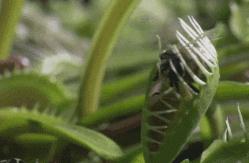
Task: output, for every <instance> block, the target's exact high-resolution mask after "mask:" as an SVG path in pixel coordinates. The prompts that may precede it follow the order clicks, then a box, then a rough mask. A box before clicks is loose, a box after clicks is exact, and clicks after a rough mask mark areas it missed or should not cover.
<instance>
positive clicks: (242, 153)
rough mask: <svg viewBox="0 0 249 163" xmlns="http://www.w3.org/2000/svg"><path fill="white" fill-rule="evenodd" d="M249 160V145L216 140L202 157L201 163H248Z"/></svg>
mask: <svg viewBox="0 0 249 163" xmlns="http://www.w3.org/2000/svg"><path fill="white" fill-rule="evenodd" d="M248 160H249V143H248V142H241V141H230V142H224V141H222V140H216V141H214V142H213V143H212V144H211V146H210V147H209V148H208V149H207V150H205V152H204V153H203V155H202V157H201V163H214V162H217V163H235V162H240V163H248Z"/></svg>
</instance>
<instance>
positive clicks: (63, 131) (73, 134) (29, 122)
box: [0, 108, 122, 159]
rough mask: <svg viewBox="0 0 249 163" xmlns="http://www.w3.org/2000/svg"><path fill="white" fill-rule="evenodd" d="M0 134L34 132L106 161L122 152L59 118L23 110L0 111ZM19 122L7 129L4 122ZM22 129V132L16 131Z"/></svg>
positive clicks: (117, 147)
mask: <svg viewBox="0 0 249 163" xmlns="http://www.w3.org/2000/svg"><path fill="white" fill-rule="evenodd" d="M0 121H1V122H2V123H1V124H0V133H1V135H5V134H6V133H5V132H6V131H8V132H9V131H11V132H9V133H11V134H12V135H9V134H7V135H6V136H8V137H11V136H13V134H18V133H22V132H27V131H30V130H35V131H37V132H39V133H44V134H49V135H52V136H55V137H56V138H58V139H60V140H61V141H65V142H68V143H72V144H75V145H79V146H82V147H84V148H87V149H90V150H92V151H94V152H96V153H97V154H98V155H100V156H102V157H103V158H107V159H114V158H117V157H120V156H121V155H122V151H121V149H120V148H119V146H118V145H116V144H115V143H114V142H113V141H112V140H111V139H109V138H107V137H106V136H104V135H103V134H101V133H98V132H96V131H94V130H90V129H87V128H84V127H80V126H76V125H73V124H70V123H67V122H66V121H65V120H64V119H62V118H61V117H54V116H50V115H47V114H44V113H43V114H42V113H39V112H37V111H36V110H32V111H28V110H27V109H25V108H5V109H1V110H0ZM15 121H21V122H26V123H23V124H24V125H21V126H20V124H19V123H17V124H16V123H13V124H12V125H9V128H6V127H5V125H4V124H5V122H9V123H10V122H15ZM20 127H23V128H24V129H23V130H19V131H17V130H16V129H18V128H20ZM13 131H15V132H13Z"/></svg>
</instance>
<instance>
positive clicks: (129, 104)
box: [80, 95, 144, 126]
mask: <svg viewBox="0 0 249 163" xmlns="http://www.w3.org/2000/svg"><path fill="white" fill-rule="evenodd" d="M143 105H144V95H139V96H134V97H129V98H127V99H125V100H122V101H119V102H117V103H114V104H112V105H110V106H107V107H103V108H101V109H99V110H98V111H97V112H95V113H93V114H91V115H89V116H87V117H84V118H83V119H82V121H81V122H80V124H81V125H83V126H93V125H96V124H100V123H102V122H105V121H110V120H112V119H115V118H118V117H122V116H127V115H129V114H134V113H137V112H140V111H141V110H142V108H143Z"/></svg>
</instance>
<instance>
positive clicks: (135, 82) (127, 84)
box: [101, 69, 149, 102]
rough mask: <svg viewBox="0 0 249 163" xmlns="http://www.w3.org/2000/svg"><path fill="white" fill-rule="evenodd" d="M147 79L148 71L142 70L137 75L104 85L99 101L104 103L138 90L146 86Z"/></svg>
mask: <svg viewBox="0 0 249 163" xmlns="http://www.w3.org/2000/svg"><path fill="white" fill-rule="evenodd" d="M148 78H149V71H148V70H147V69H146V70H142V71H139V72H137V73H133V74H131V75H128V76H125V77H123V78H121V79H118V80H115V81H112V82H109V83H106V84H104V86H103V89H102V91H101V94H102V95H101V101H103V102H106V101H110V100H113V98H115V97H118V96H120V95H124V94H127V93H129V92H132V91H133V90H136V89H139V88H141V87H143V86H145V85H146V80H147V79H148Z"/></svg>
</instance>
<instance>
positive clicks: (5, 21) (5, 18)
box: [0, 0, 24, 59]
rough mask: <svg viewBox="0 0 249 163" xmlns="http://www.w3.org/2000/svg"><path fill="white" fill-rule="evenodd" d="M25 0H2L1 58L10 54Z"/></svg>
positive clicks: (0, 24)
mask: <svg viewBox="0 0 249 163" xmlns="http://www.w3.org/2000/svg"><path fill="white" fill-rule="evenodd" d="M23 4H24V0H2V3H1V10H0V22H1V23H0V59H5V58H7V57H8V56H9V54H10V50H11V46H12V41H13V37H14V34H15V28H16V25H17V23H18V21H19V18H20V15H21V13H22V7H23Z"/></svg>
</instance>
